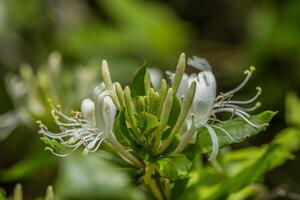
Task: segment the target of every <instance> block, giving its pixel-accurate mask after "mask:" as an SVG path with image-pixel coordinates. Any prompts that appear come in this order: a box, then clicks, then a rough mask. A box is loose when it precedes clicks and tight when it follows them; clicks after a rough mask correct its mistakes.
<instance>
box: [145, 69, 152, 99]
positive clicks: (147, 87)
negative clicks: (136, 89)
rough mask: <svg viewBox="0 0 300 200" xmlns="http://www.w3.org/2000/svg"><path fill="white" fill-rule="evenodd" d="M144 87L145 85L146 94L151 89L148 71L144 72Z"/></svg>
mask: <svg viewBox="0 0 300 200" xmlns="http://www.w3.org/2000/svg"><path fill="white" fill-rule="evenodd" d="M144 85H145V92H146V94H148V93H149V90H150V88H151V78H150V74H149V72H148V71H146V73H145V79H144Z"/></svg>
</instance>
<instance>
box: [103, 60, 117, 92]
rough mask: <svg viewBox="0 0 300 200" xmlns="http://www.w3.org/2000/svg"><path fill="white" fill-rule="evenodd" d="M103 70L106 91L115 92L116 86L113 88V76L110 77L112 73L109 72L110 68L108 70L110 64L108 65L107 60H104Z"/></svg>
mask: <svg viewBox="0 0 300 200" xmlns="http://www.w3.org/2000/svg"><path fill="white" fill-rule="evenodd" d="M101 69H102V78H103V81H104V83H105V86H106V89H107V90H110V91H113V90H114V86H113V83H112V80H111V76H110V72H109V68H108V64H107V61H106V60H102V65H101Z"/></svg>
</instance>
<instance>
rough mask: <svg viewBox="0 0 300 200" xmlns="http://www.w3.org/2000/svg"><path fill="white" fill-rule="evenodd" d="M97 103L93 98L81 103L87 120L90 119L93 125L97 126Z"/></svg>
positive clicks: (83, 114) (89, 121)
mask: <svg viewBox="0 0 300 200" xmlns="http://www.w3.org/2000/svg"><path fill="white" fill-rule="evenodd" d="M95 110H96V106H95V103H94V102H93V101H92V100H91V99H84V100H83V101H82V103H81V113H82V116H83V118H84V119H85V120H87V121H88V123H89V125H90V126H91V127H95V126H96V120H95V118H96V117H95Z"/></svg>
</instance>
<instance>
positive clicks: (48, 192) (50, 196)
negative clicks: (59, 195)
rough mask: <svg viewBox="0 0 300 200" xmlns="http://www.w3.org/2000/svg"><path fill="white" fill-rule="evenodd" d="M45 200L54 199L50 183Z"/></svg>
mask: <svg viewBox="0 0 300 200" xmlns="http://www.w3.org/2000/svg"><path fill="white" fill-rule="evenodd" d="M45 200H54V192H53V187H52V186H51V185H49V186H48V187H47V192H46V197H45Z"/></svg>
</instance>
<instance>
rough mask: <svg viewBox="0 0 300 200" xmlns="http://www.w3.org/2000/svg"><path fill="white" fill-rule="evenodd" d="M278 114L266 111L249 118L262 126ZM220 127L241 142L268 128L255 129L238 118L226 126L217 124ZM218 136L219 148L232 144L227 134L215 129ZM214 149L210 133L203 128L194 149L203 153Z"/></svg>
mask: <svg viewBox="0 0 300 200" xmlns="http://www.w3.org/2000/svg"><path fill="white" fill-rule="evenodd" d="M275 114H276V112H272V111H265V112H262V113H260V114H258V115H253V116H251V117H250V118H249V121H251V122H252V123H254V124H257V125H261V124H264V123H269V122H270V120H271V119H272V118H273V116H274V115H275ZM217 125H218V126H219V127H221V128H223V129H225V130H226V131H227V132H228V133H229V134H230V135H231V136H232V137H233V138H234V139H235V140H241V139H243V138H247V137H251V136H254V135H256V134H258V133H260V132H261V131H262V130H264V129H265V128H266V127H261V128H255V127H253V126H251V125H249V124H248V123H247V122H246V121H244V120H242V119H239V118H236V119H233V120H231V121H230V122H228V123H225V124H217ZM215 131H216V134H217V136H218V141H219V146H220V147H224V146H227V145H230V144H232V143H233V142H234V141H232V140H231V139H230V138H229V137H228V136H227V135H226V134H224V133H223V132H222V131H220V130H218V129H215ZM211 147H212V143H211V138H210V135H209V133H208V131H207V130H206V129H205V128H201V129H200V130H199V131H198V137H197V142H196V144H195V145H193V147H192V148H193V149H194V150H195V149H196V150H198V151H199V150H200V151H202V152H210V151H211Z"/></svg>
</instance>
